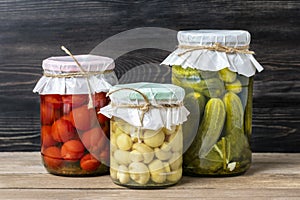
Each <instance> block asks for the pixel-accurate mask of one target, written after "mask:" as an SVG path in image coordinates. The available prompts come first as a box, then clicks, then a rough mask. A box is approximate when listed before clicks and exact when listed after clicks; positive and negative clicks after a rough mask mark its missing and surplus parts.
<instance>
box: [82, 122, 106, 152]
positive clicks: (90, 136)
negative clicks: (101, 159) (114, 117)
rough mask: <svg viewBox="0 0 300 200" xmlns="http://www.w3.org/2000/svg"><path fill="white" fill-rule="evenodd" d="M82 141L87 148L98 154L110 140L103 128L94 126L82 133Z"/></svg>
mask: <svg viewBox="0 0 300 200" xmlns="http://www.w3.org/2000/svg"><path fill="white" fill-rule="evenodd" d="M81 141H82V143H83V145H84V146H85V148H86V149H87V150H88V151H89V152H92V153H94V154H98V153H99V152H100V150H101V149H103V148H104V147H105V145H106V143H108V142H109V140H107V139H106V137H105V134H104V132H103V131H102V129H101V128H93V129H90V130H88V131H86V132H85V133H84V134H83V135H82V138H81Z"/></svg>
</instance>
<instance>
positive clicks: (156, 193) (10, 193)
mask: <svg viewBox="0 0 300 200" xmlns="http://www.w3.org/2000/svg"><path fill="white" fill-rule="evenodd" d="M0 192H1V196H0V199H30V200H33V199H45V200H47V199H82V200H84V199H86V200H87V199H110V200H120V198H121V199H122V200H126V199H137V200H138V199H157V200H165V199H179V198H187V199H215V200H218V199H220V200H221V199H249V198H250V199H254V200H256V199H278V200H281V199H282V200H286V199H289V200H298V199H299V197H300V190H299V189H255V190H253V189H233V190H228V189H219V188H218V189H215V188H207V189H198V190H190V189H176V190H172V189H167V190H125V189H114V190H98V189H96V190H93V189H92V190H82V189H78V190H76V189H67V190H48V189H42V190H36V189H29V190H19V189H11V190H5V191H3V190H0Z"/></svg>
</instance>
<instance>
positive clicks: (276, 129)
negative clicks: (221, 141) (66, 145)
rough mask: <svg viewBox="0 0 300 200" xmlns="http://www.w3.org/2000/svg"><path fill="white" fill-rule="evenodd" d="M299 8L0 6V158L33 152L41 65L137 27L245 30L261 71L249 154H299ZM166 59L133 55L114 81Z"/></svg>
mask: <svg viewBox="0 0 300 200" xmlns="http://www.w3.org/2000/svg"><path fill="white" fill-rule="evenodd" d="M299 21H300V3H299V1H298V0H294V1H244V0H236V1H233V0H230V1H224V0H218V1H217V0H203V1H195V0H174V1H173V0H165V1H161V0H154V1H148V0H135V1H125V0H124V1H122V0H112V1H96V0H90V1H77V0H73V1H71V0H66V1H51V0H16V1H12V0H8V1H6V0H3V1H0V151H39V140H40V139H39V98H38V95H37V94H33V93H32V89H33V87H34V85H35V83H36V82H37V80H38V79H39V78H40V76H41V74H42V70H41V62H42V60H43V59H45V58H47V57H50V56H55V55H64V54H63V52H62V51H61V50H60V49H59V47H60V46H61V45H62V44H63V45H65V46H67V47H68V48H70V49H71V50H72V52H73V53H74V54H83V53H89V52H90V51H91V50H92V49H93V48H94V47H95V45H97V44H98V43H100V42H102V41H103V40H105V39H106V38H108V37H110V36H113V35H115V34H117V33H120V32H122V31H126V30H129V29H132V28H137V27H163V28H169V29H173V30H183V29H245V30H248V31H249V32H250V33H251V34H252V43H251V44H252V45H251V47H252V48H251V49H252V50H255V52H256V58H257V60H258V61H259V62H260V63H261V64H262V65H263V66H264V68H265V70H264V71H263V72H262V73H260V74H257V75H256V76H255V87H254V113H253V137H252V147H253V151H256V152H300V108H299V101H300V80H299V75H300V73H299V72H300V58H299V52H300V39H299V38H300V34H299V33H300V23H299ZM168 53H169V52H167V51H162V50H154V49H144V50H138V51H133V52H130V53H127V54H126V55H123V56H121V57H120V58H118V59H117V60H116V64H117V68H116V71H117V74H118V77H122V74H123V73H124V72H126V71H127V70H129V69H131V68H132V67H134V66H135V65H141V64H144V63H149V62H157V63H158V62H160V61H161V60H163V59H164V58H165V57H166V56H167V55H168Z"/></svg>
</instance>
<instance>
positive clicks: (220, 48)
mask: <svg viewBox="0 0 300 200" xmlns="http://www.w3.org/2000/svg"><path fill="white" fill-rule="evenodd" d="M178 48H180V49H185V50H184V51H183V52H182V53H179V54H178V56H182V55H184V54H186V53H188V52H192V51H196V50H203V49H206V50H210V51H220V52H225V53H243V54H255V52H254V51H250V50H249V45H245V46H238V47H229V46H225V45H221V44H220V43H218V42H216V43H214V44H213V45H211V46H208V45H200V46H192V45H178Z"/></svg>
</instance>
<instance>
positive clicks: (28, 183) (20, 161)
mask: <svg viewBox="0 0 300 200" xmlns="http://www.w3.org/2000/svg"><path fill="white" fill-rule="evenodd" d="M0 162H1V163H7V164H6V165H0V193H1V195H0V199H62V198H64V199H120V197H122V199H178V198H187V199H199V198H200V199H201V198H202V199H229V198H230V199H299V197H300V171H299V169H300V167H299V165H300V154H299V153H296V154H279V153H269V154H268V153H264V154H263V153H255V154H253V164H252V166H251V168H250V169H249V171H248V172H246V174H244V175H241V176H237V177H227V178H203V177H202V178H200V177H186V176H185V177H183V178H182V180H181V182H180V183H179V184H177V185H175V186H173V187H169V188H167V189H163V190H132V189H127V188H124V187H120V186H117V185H115V184H113V183H112V181H111V179H110V177H109V176H99V177H87V178H71V177H61V176H54V175H51V174H48V173H47V172H46V170H45V169H44V167H43V166H42V165H41V160H40V155H39V153H38V152H28V153H20V152H14V153H11V152H4V153H3V152H2V153H0Z"/></svg>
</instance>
